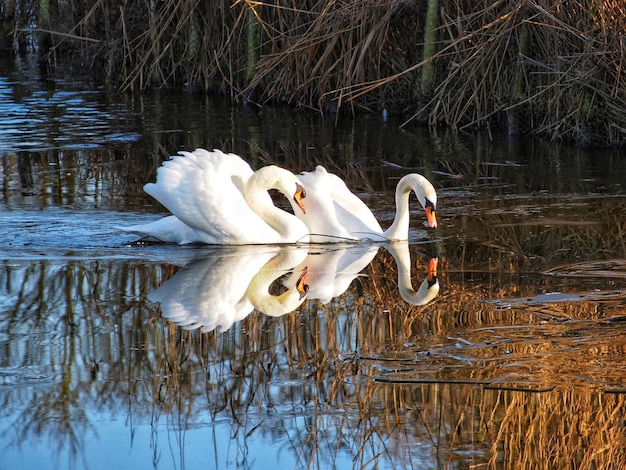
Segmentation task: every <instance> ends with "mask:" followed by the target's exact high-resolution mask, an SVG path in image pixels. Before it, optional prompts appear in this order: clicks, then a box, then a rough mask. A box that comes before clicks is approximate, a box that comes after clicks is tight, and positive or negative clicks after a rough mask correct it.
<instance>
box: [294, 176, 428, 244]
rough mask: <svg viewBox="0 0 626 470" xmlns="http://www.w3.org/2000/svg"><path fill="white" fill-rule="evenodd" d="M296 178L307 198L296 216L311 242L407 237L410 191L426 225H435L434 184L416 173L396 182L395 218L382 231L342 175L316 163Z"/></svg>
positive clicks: (385, 239)
mask: <svg viewBox="0 0 626 470" xmlns="http://www.w3.org/2000/svg"><path fill="white" fill-rule="evenodd" d="M298 177H299V178H300V181H302V183H303V185H304V189H305V190H306V192H307V193H308V194H309V195H310V197H309V199H308V200H307V206H308V210H307V212H306V213H296V215H297V217H298V218H300V219H301V220H302V221H304V223H305V224H306V225H307V227H308V228H309V232H310V234H311V238H310V240H311V241H312V242H321V243H328V242H333V241H335V242H337V241H349V240H366V239H370V240H374V241H394V240H407V239H408V237H409V195H410V193H411V192H414V193H415V195H416V196H417V200H418V201H419V203H420V204H421V205H422V207H423V208H424V210H425V212H426V219H427V221H428V225H429V226H430V227H431V228H435V227H437V217H436V215H435V209H436V205H437V193H436V191H435V188H434V187H433V185H432V184H431V183H430V182H429V181H428V180H427V179H426V178H425V177H423V176H422V175H419V174H417V173H411V174H408V175H405V176H403V177H402V178H401V179H400V181H399V182H398V185H397V187H396V192H395V201H396V214H395V218H394V221H393V223H392V224H391V226H390V227H389V228H388V229H387V230H384V231H383V230H382V228H381V226H380V224H379V223H378V221H377V220H376V218H375V217H374V215H373V214H372V212H371V211H370V209H369V208H368V207H367V205H366V204H365V203H364V202H363V201H361V199H359V198H358V197H357V196H356V195H355V194H354V193H352V192H351V191H350V190H349V189H348V187H347V186H346V184H345V183H344V182H343V180H342V179H341V178H339V177H338V176H337V175H334V174H332V173H328V172H327V171H326V169H325V168H324V167H323V166H321V165H320V166H317V168H316V169H315V171H313V172H304V173H301V174H300V175H298Z"/></svg>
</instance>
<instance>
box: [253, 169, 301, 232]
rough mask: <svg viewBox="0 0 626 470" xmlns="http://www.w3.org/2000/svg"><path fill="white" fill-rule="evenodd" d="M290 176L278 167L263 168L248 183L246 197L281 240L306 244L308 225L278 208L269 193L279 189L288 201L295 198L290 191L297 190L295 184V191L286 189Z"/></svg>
mask: <svg viewBox="0 0 626 470" xmlns="http://www.w3.org/2000/svg"><path fill="white" fill-rule="evenodd" d="M288 175H290V173H289V172H288V171H287V170H284V169H282V168H279V167H277V166H273V165H270V166H266V167H263V168H261V169H259V170H257V171H256V172H254V174H253V175H252V176H251V177H250V179H249V180H248V182H247V183H246V186H245V188H244V197H245V199H246V202H247V203H248V205H249V206H250V209H252V210H253V211H254V212H256V213H257V215H258V216H259V217H261V218H262V219H263V220H264V221H265V222H266V223H267V224H268V225H269V226H270V227H272V229H274V231H276V233H277V235H278V236H279V237H280V238H281V239H283V240H285V241H296V242H297V241H302V242H306V241H308V240H307V235H308V229H307V227H306V225H304V223H303V222H302V221H300V220H299V219H298V218H297V217H296V216H295V215H293V214H290V213H289V212H286V211H284V210H282V209H279V208H278V207H276V206H275V205H274V202H273V201H272V198H271V196H270V195H269V193H268V190H270V189H278V190H279V191H280V192H281V193H282V194H283V195H284V196H285V197H287V198H288V199H290V198H291V197H293V193H291V194H290V193H289V191H290V190H291V191H295V190H296V187H295V182H294V183H293V184H294V187H293V189H288V188H286V184H285V183H286V181H287V179H288V178H287V176H288Z"/></svg>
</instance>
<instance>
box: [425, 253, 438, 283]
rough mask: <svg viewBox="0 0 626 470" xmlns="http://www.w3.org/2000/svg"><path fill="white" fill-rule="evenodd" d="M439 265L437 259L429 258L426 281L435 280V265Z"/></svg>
mask: <svg viewBox="0 0 626 470" xmlns="http://www.w3.org/2000/svg"><path fill="white" fill-rule="evenodd" d="M438 263H439V258H431V259H430V262H429V263H428V276H427V277H428V280H429V281H432V280H433V279H436V278H437V264H438Z"/></svg>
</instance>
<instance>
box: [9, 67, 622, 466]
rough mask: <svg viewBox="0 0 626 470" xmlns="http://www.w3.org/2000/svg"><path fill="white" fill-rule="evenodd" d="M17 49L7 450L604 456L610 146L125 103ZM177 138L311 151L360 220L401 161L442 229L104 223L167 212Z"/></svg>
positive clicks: (150, 101)
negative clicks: (282, 236)
mask: <svg viewBox="0 0 626 470" xmlns="http://www.w3.org/2000/svg"><path fill="white" fill-rule="evenodd" d="M29 67H30V66H29V64H28V63H11V67H9V68H6V69H5V70H9V71H10V72H8V73H7V74H6V75H3V77H2V78H0V93H1V94H2V96H4V97H5V98H6V99H5V100H4V102H3V105H2V106H5V109H6V110H8V111H7V112H6V113H4V114H3V115H2V117H0V142H1V143H2V166H1V170H0V174H1V176H2V193H1V195H0V222H1V223H0V239H1V240H2V241H3V243H2V246H1V247H0V253H2V259H3V261H2V262H1V267H2V270H1V271H0V344H2V347H1V348H0V403H1V404H2V406H1V407H0V409H1V410H2V411H0V423H1V424H0V445H1V446H2V450H3V459H2V461H3V463H5V462H6V465H7V466H9V467H12V466H16V467H17V466H21V467H24V468H29V467H30V468H57V467H61V466H66V467H69V466H73V467H84V468H103V466H104V463H106V467H107V468H110V467H111V466H115V465H120V466H124V467H131V466H132V467H133V468H148V467H150V468H192V467H193V468H195V467H198V466H205V467H206V466H210V467H215V468H230V467H234V466H237V467H244V468H275V467H276V465H280V466H281V467H283V466H284V467H291V468H309V467H313V468H318V467H323V468H332V467H338V468H399V467H402V468H448V467H451V468H467V467H468V466H476V467H486V468H509V467H511V466H514V465H518V466H521V467H527V468H532V467H536V466H538V465H541V464H543V465H545V466H547V467H550V468H559V467H568V468H570V467H573V468H590V467H595V468H600V467H602V468H620V467H622V466H624V464H626V453H625V451H624V449H625V448H626V426H625V424H624V415H625V412H626V409H625V406H626V403H625V399H624V397H625V392H626V378H625V377H626V365H625V364H624V361H623V357H624V353H625V352H626V340H625V339H624V338H626V335H625V334H624V333H625V328H626V317H625V316H624V313H623V307H624V301H625V297H626V294H624V291H623V289H624V272H626V270H625V267H626V261H624V259H626V246H625V245H624V241H623V240H624V227H625V224H626V220H625V218H626V216H625V215H624V214H625V212H624V204H625V199H624V189H623V187H622V183H621V181H623V179H624V176H625V173H626V168H625V167H624V161H626V160H624V155H623V152H621V153H620V151H617V150H601V151H592V150H577V149H571V148H565V147H560V146H558V145H551V144H546V143H543V142H538V141H533V140H528V139H524V140H509V139H502V140H496V141H489V140H487V139H486V138H485V137H484V136H481V135H476V136H465V135H451V134H448V133H447V132H438V131H435V132H433V133H428V132H425V131H424V130H421V129H414V130H413V131H412V132H406V131H400V130H399V129H398V125H397V124H398V123H395V122H394V121H393V119H390V120H387V121H383V120H382V118H379V117H377V116H369V117H359V118H358V119H354V120H351V119H348V118H346V117H340V118H339V119H338V121H337V123H335V122H328V121H326V120H324V119H322V118H320V117H319V116H315V115H308V114H292V113H291V112H289V111H287V110H283V109H262V110H252V109H247V108H241V107H236V106H235V107H231V106H230V105H229V104H225V103H224V102H219V101H213V100H211V99H209V98H205V97H199V96H195V95H190V94H179V93H176V92H173V91H168V92H161V93H154V94H152V95H150V94H148V95H144V96H141V97H135V98H133V99H128V101H123V100H122V99H121V98H120V97H115V96H108V95H106V94H104V93H101V92H89V93H85V92H81V91H80V90H81V84H80V83H75V82H71V81H63V80H56V81H53V82H50V81H45V82H42V81H38V80H36V79H34V78H33V76H35V74H34V73H31V72H32V70H31V69H29ZM11 113H12V114H11ZM20 132H21V134H20ZM197 146H203V147H208V148H212V147H219V148H224V149H226V150H229V151H236V152H238V153H240V154H242V155H244V156H245V157H246V158H247V159H248V160H249V161H250V162H251V163H252V165H253V166H255V167H259V166H262V165H265V164H269V163H278V164H280V165H283V166H285V167H288V168H290V169H292V170H294V171H301V170H310V169H312V168H313V166H314V165H315V164H318V163H321V164H324V165H326V166H327V167H328V168H329V169H331V170H332V171H335V172H337V173H338V174H340V175H341V176H342V177H343V178H344V179H345V180H346V181H347V182H348V184H349V185H350V186H351V187H352V188H354V189H355V190H356V191H357V192H358V193H359V195H360V196H362V197H363V199H364V200H365V201H367V203H368V204H369V205H370V206H371V207H372V208H373V211H374V213H375V214H376V216H377V217H378V219H379V220H381V225H383V226H387V225H388V224H389V223H390V221H391V219H392V218H393V211H394V209H393V188H394V186H395V184H396V181H397V179H398V177H399V176H401V175H402V174H404V173H406V172H408V171H418V172H421V173H423V174H425V175H426V176H428V178H429V179H430V180H431V181H433V182H434V184H435V186H436V187H437V190H438V194H439V202H438V211H437V212H438V218H439V228H438V229H436V230H429V229H426V228H425V227H424V226H423V214H421V211H420V210H418V209H417V208H416V207H413V208H412V210H411V214H412V224H411V225H412V231H411V236H410V243H409V244H401V245H395V244H393V245H384V244H383V245H376V244H359V245H356V246H348V247H346V246H332V247H330V246H317V247H300V248H289V249H286V248H284V247H274V246H267V247H242V248H233V247H226V248H219V247H209V246H184V247H179V246H166V245H152V244H135V243H133V242H134V241H135V240H134V238H133V237H132V236H130V235H128V234H125V233H121V232H119V231H118V230H116V229H115V226H116V225H130V224H133V223H139V222H147V221H150V220H155V219H157V218H159V217H161V216H162V215H163V214H164V213H165V211H164V210H163V208H161V207H159V206H158V204H156V203H155V202H154V201H152V200H150V199H149V198H148V197H147V196H145V195H143V193H142V189H141V188H142V186H143V184H144V183H145V182H148V181H151V180H153V179H154V175H155V171H156V168H157V167H158V166H159V165H160V163H161V161H162V160H163V159H165V158H167V155H169V154H171V153H174V152H175V151H176V150H177V149H191V148H194V147H197ZM435 257H436V258H437V259H438V267H437V280H438V286H439V291H438V292H437V293H436V295H435V296H432V297H424V296H423V293H422V294H420V292H421V288H422V286H424V285H426V286H428V285H429V284H428V282H426V281H424V280H425V278H426V277H427V272H428V270H429V266H430V260H431V259H433V258H435ZM304 274H306V276H304ZM300 282H303V283H306V285H307V286H308V290H306V295H304V294H303V292H302V291H300V290H298V289H297V286H298V283H300ZM424 282H426V284H424ZM294 289H295V290H294ZM276 299H280V300H279V301H277V300H276ZM262 312H265V313H262Z"/></svg>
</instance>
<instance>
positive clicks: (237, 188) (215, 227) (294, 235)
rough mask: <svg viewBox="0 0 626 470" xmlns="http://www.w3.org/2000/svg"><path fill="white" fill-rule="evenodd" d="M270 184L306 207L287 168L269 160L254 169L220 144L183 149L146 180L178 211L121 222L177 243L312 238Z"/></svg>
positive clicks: (300, 208) (301, 208)
mask: <svg viewBox="0 0 626 470" xmlns="http://www.w3.org/2000/svg"><path fill="white" fill-rule="evenodd" d="M269 189H278V190H279V191H280V192H281V193H283V194H284V195H285V196H286V197H287V198H289V199H290V202H291V203H292V206H293V207H294V208H295V209H294V210H295V211H296V212H303V213H304V212H305V207H304V204H303V202H302V198H304V195H305V193H304V191H303V188H302V184H301V183H300V181H299V180H298V178H297V177H296V176H295V175H294V174H293V173H291V172H289V171H287V170H285V169H282V168H279V167H276V166H266V167H263V168H261V169H260V170H257V171H256V172H253V171H252V168H250V165H248V163H246V162H245V161H244V160H243V159H241V157H239V156H237V155H235V154H226V153H223V152H222V151H220V150H213V151H212V152H209V151H207V150H204V149H197V150H195V151H194V152H180V153H179V155H175V156H173V157H172V158H171V159H170V160H168V161H166V162H164V163H163V165H162V166H161V167H159V169H158V170H157V181H156V183H148V184H146V185H145V186H144V190H145V191H146V192H147V193H148V194H149V195H151V196H152V197H154V198H155V199H156V200H157V201H159V202H160V203H161V204H163V205H164V206H165V207H166V208H167V209H168V210H169V211H170V212H171V213H172V214H173V215H171V216H169V217H165V218H163V219H161V220H158V221H156V222H152V223H148V224H143V225H135V226H131V227H120V228H121V229H122V230H124V231H126V232H132V233H135V234H137V235H140V236H142V237H148V236H149V237H154V238H156V239H158V240H161V241H164V242H173V243H178V244H186V243H194V242H197V243H208V244H218V245H247V244H269V243H297V242H303V243H306V242H308V241H309V231H308V228H307V227H306V225H305V224H304V223H303V222H302V221H300V220H298V219H297V218H296V217H295V216H294V215H293V214H290V213H289V212H286V211H283V210H281V209H279V208H277V207H276V206H274V204H273V202H272V198H271V196H270V195H269V193H268V190H269Z"/></svg>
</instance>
